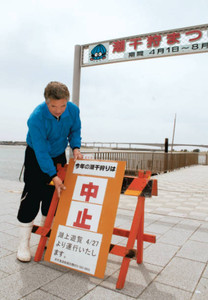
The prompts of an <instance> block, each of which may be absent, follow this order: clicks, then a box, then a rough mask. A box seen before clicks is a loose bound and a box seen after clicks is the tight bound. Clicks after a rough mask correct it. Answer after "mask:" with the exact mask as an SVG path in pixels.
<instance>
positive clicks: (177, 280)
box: [156, 257, 205, 292]
mask: <svg viewBox="0 0 208 300" xmlns="http://www.w3.org/2000/svg"><path fill="white" fill-rule="evenodd" d="M204 267H205V264H204V263H201V262H196V261H192V260H189V259H184V258H180V257H175V258H173V259H172V261H171V262H170V263H169V264H168V265H167V267H166V268H165V269H164V270H163V271H162V272H161V274H159V276H158V277H157V278H156V281H158V282H160V283H163V284H168V285H170V286H174V287H176V288H179V289H182V290H185V291H188V292H193V291H194V289H195V288H196V285H197V283H198V281H199V279H200V277H201V275H202V272H203V270H204Z"/></svg>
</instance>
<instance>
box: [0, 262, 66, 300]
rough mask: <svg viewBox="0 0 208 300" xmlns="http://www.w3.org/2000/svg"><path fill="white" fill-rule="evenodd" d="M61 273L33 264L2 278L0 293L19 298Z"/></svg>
mask: <svg viewBox="0 0 208 300" xmlns="http://www.w3.org/2000/svg"><path fill="white" fill-rule="evenodd" d="M60 275H61V273H60V272H58V271H55V270H52V269H50V268H46V267H44V266H40V265H38V264H36V265H34V264H33V265H32V266H31V267H29V268H26V269H23V270H21V271H20V272H16V273H14V274H12V275H10V276H7V277H4V278H2V279H1V281H0V293H1V294H2V296H4V297H5V298H8V299H9V300H17V299H20V298H21V297H23V296H25V295H27V294H29V293H31V292H33V291H35V290H36V289H38V288H40V287H41V286H42V285H44V284H46V283H48V282H50V281H51V280H53V279H55V278H57V277H59V276H60Z"/></svg>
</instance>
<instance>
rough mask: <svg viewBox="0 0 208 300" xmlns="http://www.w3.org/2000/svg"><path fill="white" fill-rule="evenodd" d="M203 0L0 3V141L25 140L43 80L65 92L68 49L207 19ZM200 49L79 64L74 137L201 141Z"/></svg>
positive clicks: (204, 60) (205, 101)
mask: <svg viewBox="0 0 208 300" xmlns="http://www.w3.org/2000/svg"><path fill="white" fill-rule="evenodd" d="M207 12H208V1H207V0H197V1H196V0H174V1H170V0H128V1H126V0H115V1H113V0H106V1H102V2H99V1H97V0H96V1H94V0H88V1H86V0H77V1H76V0H73V1H70V0H66V1H64V0H59V1H54V0H33V1H32V0H19V1H16V0H14V1H11V0H8V1H1V10H0V38H1V47H0V53H1V55H0V66H1V67H0V76H1V100H0V101H1V109H0V115H1V117H0V140H21V141H23V140H25V137H26V133H27V126H26V122H27V119H28V117H29V115H30V113H31V112H32V110H33V109H34V108H35V107H36V106H37V105H38V104H39V103H41V102H42V101H44V98H43V90H44V88H45V86H46V85H47V83H48V82H49V81H52V80H56V81H61V82H63V83H65V84H67V86H68V87H69V90H70V91H71V90H72V78H73V59H74V45H76V44H80V45H82V44H88V43H92V42H95V43H96V42H99V41H103V40H110V39H116V38H122V37H127V36H132V35H140V34H144V33H151V32H156V31H162V30H169V29H175V28H181V27H189V26H194V25H201V24H206V23H208V18H207ZM207 69H208V53H204V54H194V55H183V56H176V57H166V58H158V59H146V60H139V61H133V62H123V63H116V64H109V65H103V66H96V67H88V68H82V70H81V91H80V111H81V119H82V140H83V141H85V142H87V141H88V142H90V141H104V142H105V141H106V142H109V141H112V142H135V143H136V142H138V143H139V142H158V143H160V142H164V139H165V138H169V140H170V141H171V140H172V133H173V122H174V116H175V114H177V121H176V131H175V143H195V144H208V141H207V130H208V84H207Z"/></svg>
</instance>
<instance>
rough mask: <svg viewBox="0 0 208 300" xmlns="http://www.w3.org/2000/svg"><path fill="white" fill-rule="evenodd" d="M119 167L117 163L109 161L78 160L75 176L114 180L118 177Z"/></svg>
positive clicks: (75, 166) (74, 171)
mask: <svg viewBox="0 0 208 300" xmlns="http://www.w3.org/2000/svg"><path fill="white" fill-rule="evenodd" d="M117 165H118V164H117V163H116V162H109V161H108V162H106V161H85V160H77V161H76V163H75V165H74V170H73V174H81V175H91V176H93V175H94V176H101V177H111V178H114V177H115V176H116V170H117Z"/></svg>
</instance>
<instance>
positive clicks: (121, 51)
mask: <svg viewBox="0 0 208 300" xmlns="http://www.w3.org/2000/svg"><path fill="white" fill-rule="evenodd" d="M200 52H208V24H205V25H198V26H192V27H187V28H177V29H173V30H167V31H160V32H153V33H147V34H142V35H138V36H132V37H126V38H119V39H115V40H110V41H105V42H98V43H93V44H89V45H83V46H82V67H85V66H92V65H98V64H104V63H113V62H121V61H128V60H137V59H145V58H156V57H162V56H172V55H181V54H190V53H200Z"/></svg>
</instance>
